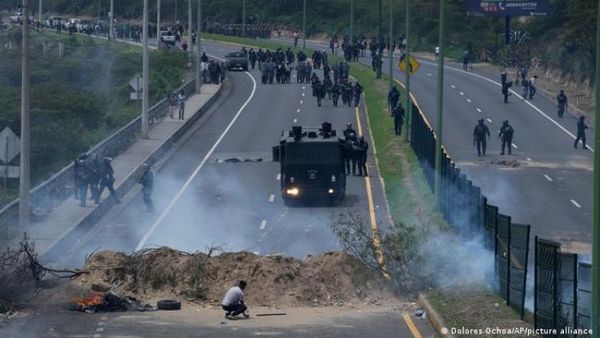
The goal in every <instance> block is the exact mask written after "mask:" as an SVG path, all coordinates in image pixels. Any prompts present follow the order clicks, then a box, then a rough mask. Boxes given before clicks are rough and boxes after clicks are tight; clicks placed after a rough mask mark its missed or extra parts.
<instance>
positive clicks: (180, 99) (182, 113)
mask: <svg viewBox="0 0 600 338" xmlns="http://www.w3.org/2000/svg"><path fill="white" fill-rule="evenodd" d="M177 103H178V104H179V119H180V120H184V119H185V94H183V90H182V91H181V92H179V96H177Z"/></svg>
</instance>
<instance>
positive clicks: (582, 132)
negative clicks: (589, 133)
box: [573, 116, 590, 150]
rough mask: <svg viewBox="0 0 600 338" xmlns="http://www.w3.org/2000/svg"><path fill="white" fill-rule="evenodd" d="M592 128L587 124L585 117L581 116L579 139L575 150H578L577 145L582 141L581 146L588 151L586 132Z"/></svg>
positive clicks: (578, 128)
mask: <svg viewBox="0 0 600 338" xmlns="http://www.w3.org/2000/svg"><path fill="white" fill-rule="evenodd" d="M589 127H590V126H588V125H587V124H586V123H585V116H580V117H579V121H577V138H576V139H575V144H574V145H573V146H574V147H575V149H577V144H578V143H579V141H580V140H581V144H582V145H583V148H582V149H583V150H586V149H587V146H586V144H585V130H586V129H588V128H589Z"/></svg>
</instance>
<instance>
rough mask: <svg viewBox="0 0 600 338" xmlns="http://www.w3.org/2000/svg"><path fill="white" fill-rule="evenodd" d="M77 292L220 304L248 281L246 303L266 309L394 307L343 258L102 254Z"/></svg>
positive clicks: (362, 270)
mask: <svg viewBox="0 0 600 338" xmlns="http://www.w3.org/2000/svg"><path fill="white" fill-rule="evenodd" d="M84 269H85V271H86V272H88V274H86V275H81V276H79V277H77V278H75V279H74V281H73V282H74V283H75V285H76V286H77V287H80V288H81V287H82V288H84V289H91V288H92V286H94V288H95V289H101V290H106V291H109V290H110V292H114V293H116V294H122V295H124V294H130V295H134V296H135V297H139V298H143V299H160V298H172V297H176V298H184V299H186V300H193V301H204V302H209V303H218V302H219V301H220V300H221V298H222V297H223V295H224V293H225V291H227V289H228V288H229V287H231V286H233V285H234V284H236V283H237V281H238V280H240V279H244V280H246V281H248V288H247V289H246V294H247V301H248V302H249V303H251V304H254V305H265V306H274V305H282V306H307V305H308V306H320V305H341V304H347V303H353V304H360V303H371V304H380V303H387V302H388V301H393V299H394V297H393V296H392V295H391V294H390V293H389V292H388V291H387V289H386V282H385V280H383V279H382V278H380V277H379V276H378V273H377V272H374V271H372V270H371V269H369V268H368V267H366V266H365V265H364V264H362V263H361V262H360V261H359V260H357V259H356V258H354V257H353V256H350V255H348V254H345V253H342V252H329V253H325V254H323V255H320V256H309V257H306V258H305V259H303V260H299V259H295V258H291V257H284V256H259V255H255V254H252V253H248V252H240V253H223V254H220V255H218V256H214V257H211V256H209V255H206V254H203V253H195V254H190V253H186V252H181V251H176V250H172V249H169V248H158V249H150V250H144V251H140V252H136V253H134V254H132V255H126V254H124V253H118V252H112V251H102V252H98V253H96V254H94V255H93V256H91V257H90V258H89V259H88V261H87V263H86V265H85V268H84Z"/></svg>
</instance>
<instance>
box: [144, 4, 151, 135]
mask: <svg viewBox="0 0 600 338" xmlns="http://www.w3.org/2000/svg"><path fill="white" fill-rule="evenodd" d="M143 25H144V27H143V28H142V35H143V44H144V53H143V61H142V73H143V74H142V79H143V85H142V137H144V138H148V129H149V126H148V108H149V100H150V98H149V96H148V92H149V91H150V90H149V88H148V87H149V84H150V81H149V80H150V79H149V77H150V74H149V73H150V69H149V65H150V59H149V58H150V55H149V53H148V0H144V19H143Z"/></svg>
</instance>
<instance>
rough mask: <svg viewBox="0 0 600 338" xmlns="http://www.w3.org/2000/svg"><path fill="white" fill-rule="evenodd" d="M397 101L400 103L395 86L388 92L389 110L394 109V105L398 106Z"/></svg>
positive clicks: (398, 92)
mask: <svg viewBox="0 0 600 338" xmlns="http://www.w3.org/2000/svg"><path fill="white" fill-rule="evenodd" d="M399 101H400V91H399V90H398V88H396V86H392V88H391V89H390V91H389V92H388V104H389V105H390V108H391V109H394V108H396V105H397V104H398V102H399Z"/></svg>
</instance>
